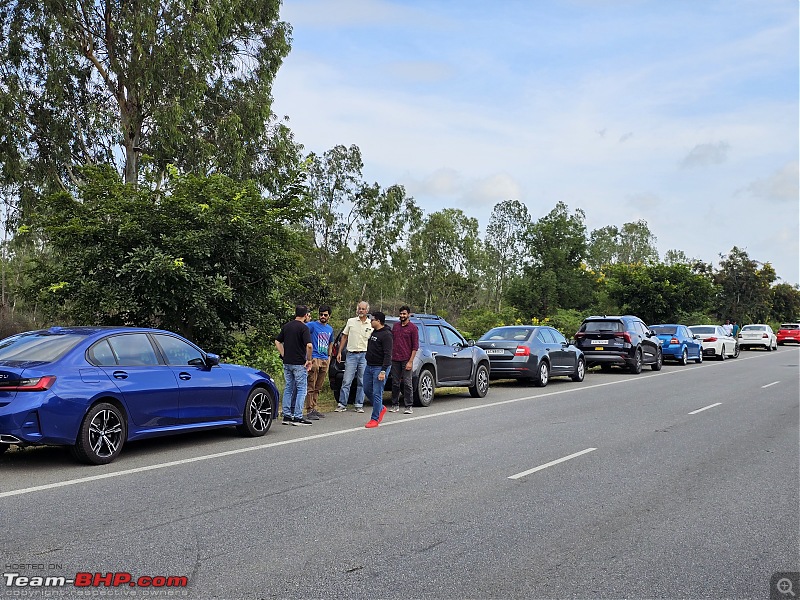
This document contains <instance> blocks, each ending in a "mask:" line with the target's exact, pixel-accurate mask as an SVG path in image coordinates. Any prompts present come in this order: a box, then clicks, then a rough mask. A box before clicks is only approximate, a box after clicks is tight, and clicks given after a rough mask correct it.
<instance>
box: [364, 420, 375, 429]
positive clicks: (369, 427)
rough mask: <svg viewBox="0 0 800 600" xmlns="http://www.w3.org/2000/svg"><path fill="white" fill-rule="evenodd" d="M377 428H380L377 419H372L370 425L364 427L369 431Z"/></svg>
mask: <svg viewBox="0 0 800 600" xmlns="http://www.w3.org/2000/svg"><path fill="white" fill-rule="evenodd" d="M377 426H378V422H377V421H376V420H375V419H370V420H369V423H367V424H366V425H364V427H366V428H367V429H372V428H374V427H377Z"/></svg>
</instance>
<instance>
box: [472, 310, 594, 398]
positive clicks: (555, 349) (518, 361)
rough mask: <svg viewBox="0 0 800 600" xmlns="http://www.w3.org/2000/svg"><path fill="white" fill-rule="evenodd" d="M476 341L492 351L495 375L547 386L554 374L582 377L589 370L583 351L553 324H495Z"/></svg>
mask: <svg viewBox="0 0 800 600" xmlns="http://www.w3.org/2000/svg"><path fill="white" fill-rule="evenodd" d="M476 343H477V345H478V346H480V347H481V348H483V349H484V350H486V354H488V355H489V361H490V362H491V365H492V368H491V372H490V375H489V376H490V377H491V378H492V379H521V380H525V381H533V383H534V384H535V385H537V386H539V387H544V386H546V385H547V382H548V381H549V380H550V378H551V377H558V376H565V377H570V378H571V379H572V380H573V381H583V378H584V375H585V374H586V360H585V359H584V358H583V352H581V351H580V350H578V348H576V347H575V346H573V345H572V344H570V343H569V342H568V341H567V338H565V337H564V336H563V335H562V334H561V332H560V331H558V330H557V329H554V328H552V327H545V326H538V327H536V326H532V325H510V326H504V327H495V328H494V329H491V330H489V331H487V332H486V333H485V334H483V335H482V336H481V337H480V339H478V341H477V342H476Z"/></svg>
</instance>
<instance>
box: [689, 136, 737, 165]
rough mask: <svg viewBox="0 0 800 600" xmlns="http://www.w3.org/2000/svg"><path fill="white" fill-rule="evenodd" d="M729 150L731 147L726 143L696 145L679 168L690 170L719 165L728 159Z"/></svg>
mask: <svg viewBox="0 0 800 600" xmlns="http://www.w3.org/2000/svg"><path fill="white" fill-rule="evenodd" d="M730 149H731V145H730V144H729V143H728V142H717V143H716V144H698V145H697V146H695V147H694V148H692V150H691V151H690V152H689V154H687V155H686V157H685V158H684V159H683V160H682V161H681V167H682V168H684V169H691V168H693V167H709V166H712V165H721V164H722V163H724V162H725V161H726V160H727V159H728V151H729V150H730Z"/></svg>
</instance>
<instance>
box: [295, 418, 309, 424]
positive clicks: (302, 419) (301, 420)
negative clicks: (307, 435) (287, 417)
mask: <svg viewBox="0 0 800 600" xmlns="http://www.w3.org/2000/svg"><path fill="white" fill-rule="evenodd" d="M292 425H313V423H312V422H311V421H309V420H308V419H304V418H303V417H298V418H296V419H294V420H293V421H292Z"/></svg>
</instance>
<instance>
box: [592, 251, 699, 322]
mask: <svg viewBox="0 0 800 600" xmlns="http://www.w3.org/2000/svg"><path fill="white" fill-rule="evenodd" d="M605 273H606V276H607V289H608V295H609V298H611V299H612V300H614V301H615V302H616V303H617V305H618V306H619V308H620V312H622V313H626V314H627V313H630V314H634V315H637V316H638V317H640V318H641V319H643V320H644V322H645V323H648V324H649V323H674V322H679V323H680V322H684V321H685V319H686V317H687V316H688V315H691V314H696V313H702V312H704V311H705V310H706V309H707V308H708V306H709V302H710V300H711V299H712V298H713V294H714V290H713V286H712V284H711V282H710V281H708V279H707V278H706V277H704V276H702V275H698V274H696V273H692V271H691V269H690V268H689V267H688V266H687V265H683V264H677V265H672V266H668V265H664V264H656V265H650V266H647V265H641V264H640V265H622V264H620V265H612V266H609V267H607V268H606V270H605Z"/></svg>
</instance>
